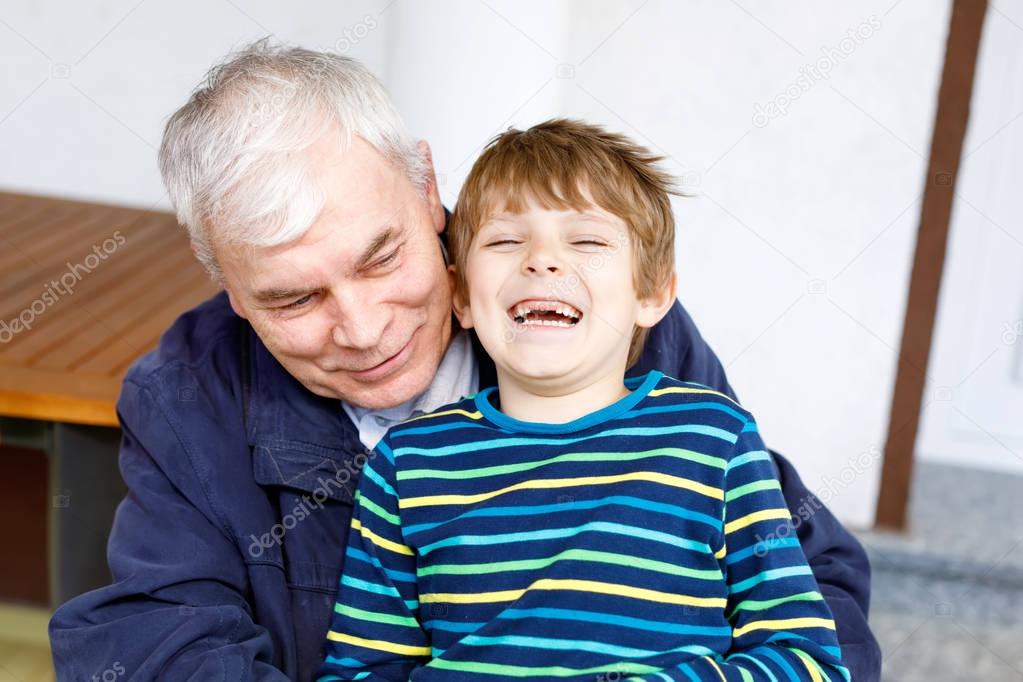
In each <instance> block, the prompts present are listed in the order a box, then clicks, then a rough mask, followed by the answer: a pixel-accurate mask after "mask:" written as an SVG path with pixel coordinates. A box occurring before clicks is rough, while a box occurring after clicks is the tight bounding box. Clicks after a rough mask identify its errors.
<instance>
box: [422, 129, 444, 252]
mask: <svg viewBox="0 0 1023 682" xmlns="http://www.w3.org/2000/svg"><path fill="white" fill-rule="evenodd" d="M417 146H418V147H419V153H420V154H422V155H423V161H424V163H426V187H425V188H424V191H425V192H426V206H427V208H428V209H429V211H430V219H431V220H432V221H433V228H434V229H435V230H436V231H437V234H440V233H441V232H443V231H444V225H445V224H446V222H447V220H446V216H445V215H444V204H442V203H441V201H440V190H439V189H438V188H437V173H436V171H435V170H434V168H433V152H432V151H430V143H429V142H427V141H426V140H420V141H419V142H418V143H417Z"/></svg>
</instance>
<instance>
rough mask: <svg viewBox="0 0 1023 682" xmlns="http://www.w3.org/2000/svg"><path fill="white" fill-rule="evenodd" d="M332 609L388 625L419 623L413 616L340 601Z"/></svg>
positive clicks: (349, 615) (415, 626)
mask: <svg viewBox="0 0 1023 682" xmlns="http://www.w3.org/2000/svg"><path fill="white" fill-rule="evenodd" d="M334 611H335V612H337V613H340V614H341V615H342V616H348V617H349V618H355V619H357V620H368V621H369V622H371V623H387V624H388V625H402V626H404V627H410V628H418V627H419V623H417V622H416V619H415V618H409V617H408V616H392V615H390V614H387V613H377V612H376V611H364V610H363V609H357V608H355V607H354V606H347V605H345V604H341V603H337V604H334Z"/></svg>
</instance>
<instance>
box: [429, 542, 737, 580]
mask: <svg viewBox="0 0 1023 682" xmlns="http://www.w3.org/2000/svg"><path fill="white" fill-rule="evenodd" d="M566 560H567V561H594V562H597V563H603V564H615V565H618V566H628V567H635V568H642V569H646V570H648V571H656V572H658V573H667V574H669V575H677V576H682V577H685V578H696V579H698V580H724V576H722V575H721V571H720V570H718V569H707V570H698V569H695V568H687V567H685V566H678V565H677V564H672V563H669V562H666V561H656V560H654V559H644V558H641V557H636V556H631V555H627V554H615V553H612V552H598V551H596V550H589V549H568V550H565V551H564V552H561V553H559V554H556V555H554V556H551V557H541V558H539V559H518V560H512V561H495V562H491V563H484V564H435V565H433V566H424V567H422V568H420V569H419V570H418V575H419V577H422V576H426V575H436V574H446V575H479V574H484V573H501V572H504V571H529V570H534V569H542V568H546V567H548V566H550V565H551V564H553V563H555V562H557V561H566Z"/></svg>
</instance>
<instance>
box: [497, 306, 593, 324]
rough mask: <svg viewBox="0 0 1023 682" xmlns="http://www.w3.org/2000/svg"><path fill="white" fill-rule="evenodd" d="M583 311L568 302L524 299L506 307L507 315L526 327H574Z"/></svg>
mask: <svg viewBox="0 0 1023 682" xmlns="http://www.w3.org/2000/svg"><path fill="white" fill-rule="evenodd" d="M582 316H583V313H582V311H581V310H579V309H578V308H576V307H575V306H573V305H572V304H570V303H565V302H564V301H552V300H544V299H526V300H523V301H519V302H518V303H516V304H515V305H513V306H511V307H510V308H508V317H510V318H511V319H512V320H513V321H514V322H515V323H516V324H518V325H522V326H526V327H574V326H575V325H576V324H578V323H579V320H581V319H582Z"/></svg>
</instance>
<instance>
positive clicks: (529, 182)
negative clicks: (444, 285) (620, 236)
mask: <svg viewBox="0 0 1023 682" xmlns="http://www.w3.org/2000/svg"><path fill="white" fill-rule="evenodd" d="M662 160H663V157H659V156H656V155H654V154H652V153H651V152H650V151H649V150H647V149H645V148H643V147H641V146H639V145H637V144H635V143H634V142H632V141H631V140H630V139H629V138H627V137H626V136H624V135H621V134H618V133H611V132H608V131H606V130H604V129H603V128H601V127H600V126H597V125H593V124H591V123H583V122H582V121H575V120H570V119H563V118H556V119H552V120H549V121H545V122H544V123H540V124H538V125H535V126H533V127H532V128H529V129H528V130H525V131H522V130H516V129H510V130H508V131H507V132H504V133H502V134H500V135H498V136H497V137H495V138H494V139H493V140H491V141H490V143H489V144H488V145H487V146H486V147H485V148H484V151H483V154H481V155H480V157H479V159H477V160H476V163H475V164H474V165H473V167H472V170H471V171H469V176H468V177H467V178H466V180H465V184H464V185H463V186H462V191H461V192H460V193H459V195H458V203H457V205H456V206H455V211H454V213H453V214H452V216H451V221H450V222H449V224H448V244H449V246H450V250H451V256H452V259H453V262H454V264H455V293H456V295H457V296H460V297H461V298H462V300H466V295H467V284H466V280H465V266H466V262H467V261H468V256H469V249H470V246H471V245H472V241H473V238H474V237H475V235H476V232H477V231H478V230H479V227H480V226H481V225H482V224H483V223H484V222H485V221H486V220H488V219H489V218H490V217H491V216H493V215H494V214H495V213H498V212H502V211H507V212H510V213H519V212H522V211H524V210H525V209H526V200H527V199H532V200H534V201H535V202H536V203H538V204H539V205H540V206H542V207H544V208H545V209H557V210H566V209H574V210H577V211H583V210H585V209H586V208H587V207H588V206H590V205H591V204H596V205H597V206H599V207H600V208H602V209H604V210H605V211H607V212H608V213H611V214H613V215H615V216H617V217H619V218H621V219H622V221H623V222H624V223H625V224H626V225H627V226H628V228H629V232H630V234H629V235H628V236H627V238H628V243H630V244H631V245H632V257H633V271H634V277H633V286H634V287H635V289H636V294H637V296H638V297H640V298H645V297H648V296H651V295H653V294H654V293H655V292H657V291H659V290H660V289H661V288H662V287H664V286H668V284H669V282H670V281H671V277H672V274H673V272H674V270H675V220H674V217H673V215H672V212H671V202H670V200H669V195H670V194H679V192H678V190H677V189H676V188H675V183H674V179H673V178H672V177H671V176H670V175H668V174H667V173H665V172H664V171H663V170H662V169H661V168H660V167H659V166H658V164H659V162H661V161H662ZM587 193H588V194H589V198H588V197H587V196H586V194H587ZM590 199H592V202H591V201H590ZM646 332H647V330H646V329H644V328H639V327H637V328H636V329H635V330H633V334H632V343H631V345H630V347H629V360H628V364H627V366H628V367H631V366H632V365H634V364H635V363H636V361H637V360H639V357H640V355H642V353H643V344H644V342H645V341H646Z"/></svg>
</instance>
